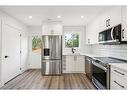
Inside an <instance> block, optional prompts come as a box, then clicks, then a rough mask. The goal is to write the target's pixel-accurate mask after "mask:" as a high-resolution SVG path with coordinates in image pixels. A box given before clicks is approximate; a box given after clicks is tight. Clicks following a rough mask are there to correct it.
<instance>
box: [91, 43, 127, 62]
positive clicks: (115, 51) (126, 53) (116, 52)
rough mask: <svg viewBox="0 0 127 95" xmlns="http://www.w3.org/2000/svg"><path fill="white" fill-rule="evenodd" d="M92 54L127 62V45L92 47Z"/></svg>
mask: <svg viewBox="0 0 127 95" xmlns="http://www.w3.org/2000/svg"><path fill="white" fill-rule="evenodd" d="M91 50H92V51H91V52H92V53H94V54H99V55H102V56H109V57H115V58H120V59H125V60H127V45H92V47H91Z"/></svg>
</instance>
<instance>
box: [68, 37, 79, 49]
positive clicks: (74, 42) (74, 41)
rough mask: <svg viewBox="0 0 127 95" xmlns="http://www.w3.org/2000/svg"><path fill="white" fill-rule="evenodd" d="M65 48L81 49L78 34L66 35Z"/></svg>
mask: <svg viewBox="0 0 127 95" xmlns="http://www.w3.org/2000/svg"><path fill="white" fill-rule="evenodd" d="M65 47H66V48H72V47H79V35H78V34H66V35H65Z"/></svg>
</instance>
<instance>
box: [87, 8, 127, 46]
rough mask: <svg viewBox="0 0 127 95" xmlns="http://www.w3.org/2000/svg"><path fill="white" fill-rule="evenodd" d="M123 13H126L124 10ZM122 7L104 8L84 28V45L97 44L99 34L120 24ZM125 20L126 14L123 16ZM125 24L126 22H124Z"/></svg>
mask: <svg viewBox="0 0 127 95" xmlns="http://www.w3.org/2000/svg"><path fill="white" fill-rule="evenodd" d="M124 11H126V10H125V9H124ZM121 13H122V7H107V8H104V9H103V11H102V12H100V13H99V14H98V15H97V16H96V17H95V18H94V19H93V20H91V22H89V23H88V25H87V26H86V44H97V43H98V34H99V32H101V31H103V30H105V29H108V28H110V27H112V26H115V25H118V24H120V23H122V14H121ZM125 18H126V19H127V12H126V15H125ZM126 22H127V21H126Z"/></svg>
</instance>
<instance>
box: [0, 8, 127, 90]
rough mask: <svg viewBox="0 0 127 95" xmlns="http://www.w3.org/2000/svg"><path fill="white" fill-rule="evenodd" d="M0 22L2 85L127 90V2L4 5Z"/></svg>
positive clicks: (36, 87) (15, 87) (9, 86)
mask: <svg viewBox="0 0 127 95" xmlns="http://www.w3.org/2000/svg"><path fill="white" fill-rule="evenodd" d="M72 10H74V11H72ZM0 21H1V23H0V24H1V25H0V37H1V38H0V39H1V41H0V47H1V49H0V57H1V59H0V62H1V64H0V68H1V71H0V87H1V89H84V90H85V89H93V90H95V89H108V90H109V89H111V90H112V89H127V82H126V80H127V76H126V75H127V55H126V54H127V7H126V6H0ZM9 31H11V32H12V33H10V32H9ZM8 43H11V45H10V44H8ZM12 49H14V50H15V51H12ZM12 56H13V58H12ZM15 63H16V64H15ZM12 64H13V65H12Z"/></svg>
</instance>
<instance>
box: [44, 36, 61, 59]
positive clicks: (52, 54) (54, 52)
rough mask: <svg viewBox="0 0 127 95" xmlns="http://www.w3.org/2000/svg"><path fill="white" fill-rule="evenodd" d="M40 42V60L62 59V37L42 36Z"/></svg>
mask: <svg viewBox="0 0 127 95" xmlns="http://www.w3.org/2000/svg"><path fill="white" fill-rule="evenodd" d="M42 41H43V49H42V59H51V60H52V59H61V58H62V37H61V36H42ZM44 51H45V52H44ZM45 54H47V55H45ZM48 54H49V55H48Z"/></svg>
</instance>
